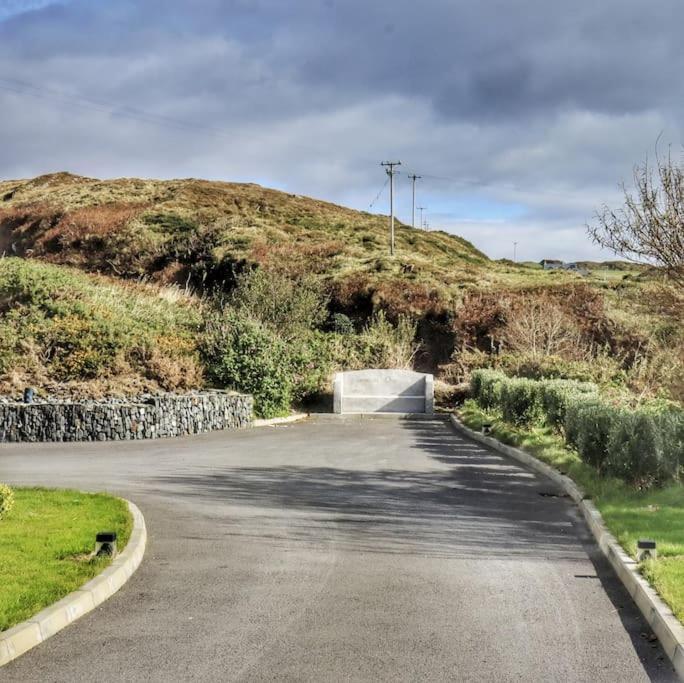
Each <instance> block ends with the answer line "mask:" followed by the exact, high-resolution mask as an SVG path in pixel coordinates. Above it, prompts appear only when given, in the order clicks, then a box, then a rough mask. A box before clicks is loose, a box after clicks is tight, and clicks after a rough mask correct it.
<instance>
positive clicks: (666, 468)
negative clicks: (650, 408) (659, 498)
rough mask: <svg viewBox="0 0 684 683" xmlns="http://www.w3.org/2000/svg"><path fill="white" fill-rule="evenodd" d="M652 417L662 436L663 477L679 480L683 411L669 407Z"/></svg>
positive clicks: (683, 455) (683, 440)
mask: <svg viewBox="0 0 684 683" xmlns="http://www.w3.org/2000/svg"><path fill="white" fill-rule="evenodd" d="M653 419H654V420H655V424H656V428H657V429H658V432H659V433H660V435H661V438H662V445H663V457H662V465H661V467H662V471H663V477H664V478H665V479H674V480H677V479H680V480H681V479H682V475H684V412H682V410H680V409H678V408H674V407H671V408H669V409H666V410H663V411H660V412H657V413H656V414H655V415H654V416H653Z"/></svg>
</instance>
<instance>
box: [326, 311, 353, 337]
mask: <svg viewBox="0 0 684 683" xmlns="http://www.w3.org/2000/svg"><path fill="white" fill-rule="evenodd" d="M330 331H331V332H334V333H335V334H354V323H352V321H351V320H350V318H349V316H347V315H345V314H344V313H333V314H332V316H331V317H330Z"/></svg>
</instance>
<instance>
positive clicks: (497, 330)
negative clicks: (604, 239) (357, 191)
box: [0, 173, 684, 416]
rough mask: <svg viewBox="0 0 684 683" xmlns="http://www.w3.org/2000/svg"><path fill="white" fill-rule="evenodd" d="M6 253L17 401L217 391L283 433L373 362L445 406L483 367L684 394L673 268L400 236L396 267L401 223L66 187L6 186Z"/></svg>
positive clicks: (182, 188)
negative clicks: (236, 397) (544, 256)
mask: <svg viewBox="0 0 684 683" xmlns="http://www.w3.org/2000/svg"><path fill="white" fill-rule="evenodd" d="M0 241H1V244H0V249H1V250H2V251H3V252H4V253H6V254H13V255H15V256H13V257H12V258H4V259H2V260H1V261H0V307H1V310H2V313H3V315H2V318H1V319H0V389H1V390H2V391H3V392H5V393H13V394H15V395H16V394H18V393H19V392H20V391H21V390H22V389H23V388H24V387H25V386H35V387H36V388H37V389H38V390H39V393H44V394H52V395H55V394H58V395H65V396H67V395H68V396H77V397H82V396H90V395H111V394H129V395H130V394H136V393H141V392H144V391H155V390H159V389H162V390H180V391H183V390H186V389H194V388H201V387H204V386H209V385H213V386H217V387H227V388H233V389H236V390H240V391H249V392H251V393H254V395H255V397H256V402H257V410H258V412H259V413H260V414H261V415H264V416H267V415H268V416H271V415H279V414H282V413H285V412H288V411H289V410H290V408H291V406H292V405H293V404H298V403H299V404H301V403H304V404H311V402H314V401H317V400H318V399H319V398H320V397H321V395H322V394H326V393H327V392H329V391H330V387H331V377H332V373H333V372H334V371H335V370H337V369H349V368H358V367H364V366H367V365H375V366H380V367H406V366H412V367H414V368H415V369H418V370H423V371H429V372H433V373H435V375H436V377H437V379H438V383H437V387H438V399H439V400H441V401H442V402H443V403H444V404H454V403H455V402H457V401H458V400H461V399H462V398H463V397H464V395H465V394H466V393H467V386H468V382H469V379H470V376H471V374H472V372H473V371H474V370H477V369H480V368H490V369H498V370H502V371H504V372H507V373H508V374H511V375H517V376H521V377H528V378H531V379H539V378H561V379H574V380H578V381H583V382H586V381H590V382H594V383H596V384H597V385H598V386H599V387H600V388H601V390H602V391H623V392H631V393H633V394H634V395H635V396H638V397H644V398H663V399H668V400H673V401H681V400H682V398H683V397H684V327H683V326H682V325H681V319H682V314H683V311H684V303H683V302H684V300H683V298H682V292H681V288H679V287H678V286H677V285H676V281H675V280H674V279H673V278H672V277H670V276H669V272H670V271H669V270H667V269H665V270H663V269H660V270H659V269H655V268H651V267H649V266H644V265H638V264H636V265H635V264H629V263H625V262H607V263H604V264H593V263H587V264H578V265H580V266H582V267H584V268H587V269H588V272H587V273H586V274H584V275H582V274H579V273H577V272H569V271H545V270H543V269H542V268H541V267H540V266H539V264H531V263H527V264H524V263H523V264H516V263H512V262H510V261H492V260H490V259H488V258H487V257H486V256H485V255H484V254H482V253H481V252H479V251H478V250H477V249H475V248H474V247H473V246H472V245H471V244H469V243H468V242H466V241H465V240H462V239H460V238H458V237H456V236H453V235H448V234H446V233H443V232H439V231H432V232H425V231H422V230H413V229H412V228H410V227H408V226H405V225H401V224H399V226H398V228H397V253H396V257H395V258H393V259H390V258H389V257H388V255H387V224H386V217H384V216H378V215H372V214H369V213H366V212H360V211H354V210H351V209H347V208H344V207H340V206H336V205H333V204H330V203H327V202H321V201H317V200H314V199H309V198H306V197H301V196H298V195H292V194H287V193H283V192H277V191H274V190H268V189H266V188H262V187H259V186H257V185H249V184H248V185H245V184H236V183H217V182H208V181H201V180H174V181H156V180H138V179H119V180H109V181H100V180H97V179H93V178H83V177H79V176H74V175H70V174H67V173H57V174H51V175H47V176H41V177H39V178H35V179H32V180H22V181H5V182H1V183H0ZM550 256H553V255H550ZM665 272H667V273H668V279H665V278H664V273H665Z"/></svg>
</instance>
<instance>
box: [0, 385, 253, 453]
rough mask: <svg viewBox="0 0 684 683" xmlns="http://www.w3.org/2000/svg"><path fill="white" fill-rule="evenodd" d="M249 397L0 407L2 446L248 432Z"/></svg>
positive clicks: (214, 394) (203, 395)
mask: <svg viewBox="0 0 684 683" xmlns="http://www.w3.org/2000/svg"><path fill="white" fill-rule="evenodd" d="M252 411H253V400H252V397H251V396H246V395H243V394H233V393H228V392H222V391H207V392H197V393H191V394H178V395H177V394H161V395H157V396H146V397H142V398H139V399H135V400H131V401H130V402H126V401H119V400H117V401H83V402H78V403H76V402H75V403H66V402H64V403H61V402H54V403H30V404H24V403H0V441H110V440H113V441H126V440H131V439H153V438H158V437H165V436H184V435H186V434H198V433H200V432H208V431H213V430H216V429H237V428H240V427H249V426H250V425H251V424H252V418H253V413H252Z"/></svg>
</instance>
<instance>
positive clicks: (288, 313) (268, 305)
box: [230, 268, 328, 340]
mask: <svg viewBox="0 0 684 683" xmlns="http://www.w3.org/2000/svg"><path fill="white" fill-rule="evenodd" d="M230 303H231V304H232V306H233V307H234V308H235V309H237V310H238V311H239V312H240V313H241V314H242V315H243V316H246V317H250V318H253V319H254V320H258V321H259V322H261V323H262V324H263V325H265V326H267V327H269V328H270V329H272V330H273V331H274V332H276V333H277V334H278V336H279V337H281V338H283V339H285V340H295V339H298V338H299V337H300V336H301V335H302V334H308V333H309V332H310V331H311V330H314V329H317V328H318V327H320V326H321V325H322V324H323V323H324V322H325V320H326V318H327V316H328V309H327V298H326V297H325V295H324V293H323V290H322V288H321V285H320V283H318V282H317V281H316V280H314V279H312V278H308V277H304V278H299V279H294V278H291V277H289V276H287V275H284V274H282V273H278V272H275V271H271V270H265V269H263V268H260V269H258V270H253V271H249V272H247V273H245V274H243V275H241V276H240V277H239V278H238V281H237V285H236V287H235V290H234V291H233V293H232V296H231V301H230Z"/></svg>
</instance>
